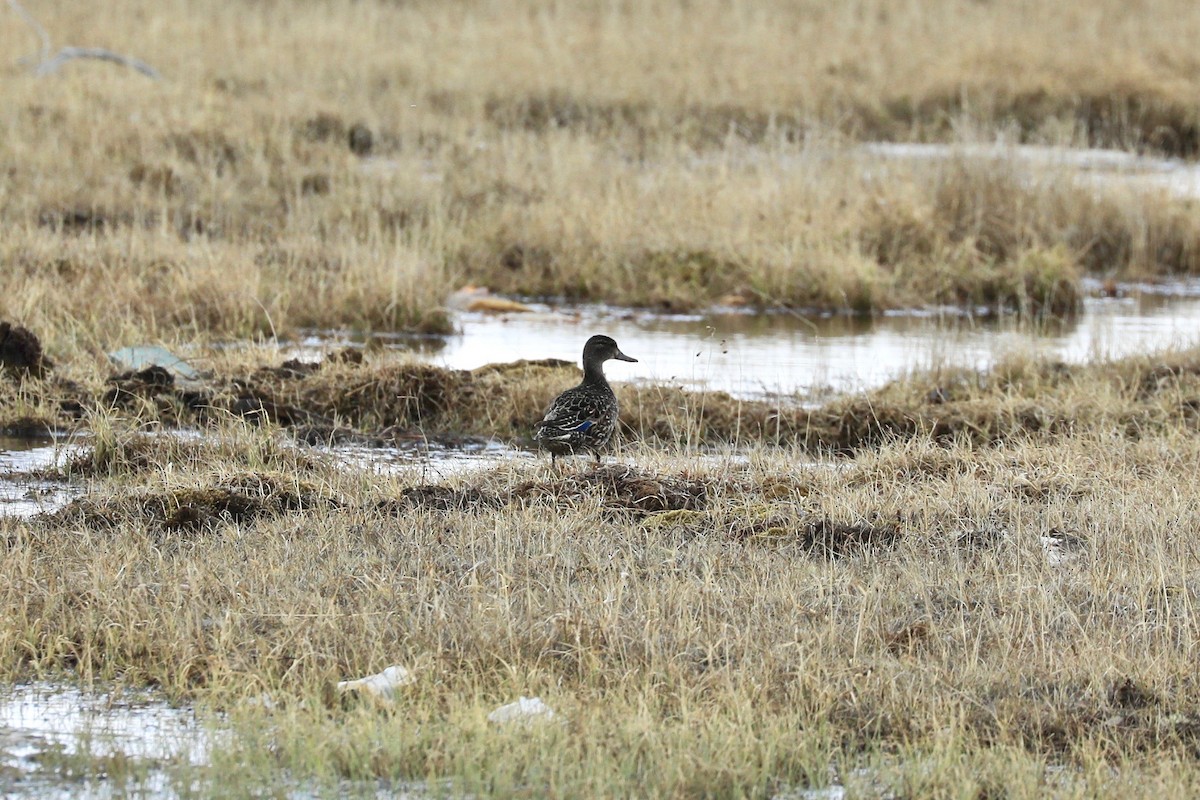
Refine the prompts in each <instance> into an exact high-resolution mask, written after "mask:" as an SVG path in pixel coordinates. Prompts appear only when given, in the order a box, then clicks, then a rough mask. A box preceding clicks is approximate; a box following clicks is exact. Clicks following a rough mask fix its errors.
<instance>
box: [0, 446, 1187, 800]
mask: <svg viewBox="0 0 1200 800" xmlns="http://www.w3.org/2000/svg"><path fill="white" fill-rule="evenodd" d="M1080 427H1084V426H1080ZM223 435H224V436H227V437H232V439H231V440H227V441H225V442H223V443H221V444H218V445H181V444H179V443H174V442H171V441H170V440H162V439H155V440H150V441H144V440H139V439H128V438H127V436H126V435H117V436H116V437H115V438H110V439H109V441H110V444H109V445H108V447H109V448H110V454H109V455H108V456H107V457H106V458H105V459H104V464H105V468H104V471H103V472H102V474H101V475H100V476H98V477H96V478H93V479H92V481H93V483H92V484H91V489H90V491H89V492H88V494H87V495H85V497H84V498H82V499H81V500H79V501H77V502H76V503H74V504H73V505H72V506H70V507H69V508H68V509H66V510H65V511H63V512H61V513H58V514H56V515H54V516H52V517H48V518H44V519H40V520H36V521H34V522H32V523H17V522H13V521H4V522H0V563H2V566H3V569H0V575H2V576H3V578H2V579H0V619H3V620H5V623H4V625H3V626H0V669H2V670H3V671H4V672H6V673H8V674H9V675H16V674H28V673H30V672H35V673H42V674H45V673H51V674H53V673H57V672H58V671H60V670H64V669H68V670H71V671H72V672H73V673H76V674H78V675H79V676H81V677H82V678H83V679H84V680H90V679H99V678H105V679H119V680H121V681H125V682H129V683H133V684H141V683H151V684H156V685H160V686H162V687H164V688H165V689H166V690H167V691H168V692H170V693H171V694H173V695H176V696H181V697H198V698H203V699H206V700H208V701H209V702H210V703H214V704H216V705H218V706H221V707H229V708H232V709H235V714H234V717H233V719H234V722H233V725H234V731H235V738H234V740H233V742H232V744H231V745H230V747H229V749H228V750H226V751H224V752H222V753H219V754H218V755H217V757H216V764H215V765H214V768H213V769H214V774H216V773H220V774H222V775H225V776H226V777H227V778H228V776H229V775H236V776H238V777H237V780H238V781H241V782H244V783H245V785H255V784H256V782H263V783H265V784H269V783H270V781H272V780H274V779H273V778H272V777H271V776H272V775H276V770H278V769H279V768H284V769H288V770H291V771H293V773H295V774H300V775H307V774H311V775H315V776H317V777H318V778H321V779H324V778H323V777H322V776H324V777H329V776H339V775H340V776H343V777H349V778H356V779H360V778H371V777H376V776H382V777H390V778H396V779H429V780H435V781H436V780H440V779H442V778H451V779H452V780H453V781H454V783H453V784H452V785H453V787H454V790H453V791H454V792H455V793H457V792H464V791H470V792H477V793H485V794H497V795H509V794H511V793H512V792H517V791H522V792H532V793H535V794H542V793H547V792H549V793H552V794H564V795H574V796H578V795H581V794H587V795H591V796H595V795H598V794H603V795H610V796H611V795H624V794H629V793H637V794H640V795H642V796H664V797H668V796H692V795H695V794H701V795H712V794H723V795H746V794H753V795H759V796H767V795H770V794H771V793H772V792H774V791H776V790H778V789H780V788H784V787H787V786H792V785H813V784H816V785H819V784H821V783H823V782H824V781H826V780H828V778H829V772H828V770H829V769H830V767H832V768H834V769H835V770H837V771H838V774H839V775H841V776H842V779H843V780H845V781H846V782H848V783H849V784H850V785H851V786H854V785H858V786H859V787H860V789H861V790H862V791H865V792H867V793H869V794H876V793H879V792H883V791H885V790H886V787H888V786H891V787H893V788H894V789H895V790H896V791H900V792H902V793H908V792H911V793H914V794H920V795H921V796H949V795H954V796H960V795H961V794H962V793H963V792H966V793H967V794H968V795H972V796H974V795H975V794H976V793H978V792H986V793H993V792H1001V793H1003V794H1006V795H1011V796H1033V795H1037V794H1042V793H1047V792H1049V793H1058V794H1061V795H1063V796H1078V795H1079V794H1081V793H1082V794H1099V795H1110V796H1127V795H1125V794H1124V793H1125V792H1128V791H1131V787H1132V790H1133V791H1134V793H1135V794H1143V795H1147V796H1149V795H1151V794H1153V792H1154V791H1155V790H1156V789H1157V788H1158V787H1159V785H1160V783H1159V782H1165V783H1164V785H1166V786H1171V787H1175V788H1176V789H1177V790H1179V789H1186V790H1188V791H1190V790H1192V789H1194V787H1195V781H1196V780H1197V779H1198V775H1197V772H1196V771H1195V761H1194V759H1195V754H1196V752H1197V738H1196V737H1197V731H1200V705H1198V704H1197V702H1196V698H1195V692H1194V681H1195V679H1196V674H1195V659H1194V654H1193V653H1192V647H1191V642H1193V641H1194V639H1195V637H1196V635H1197V630H1196V624H1195V620H1196V615H1195V603H1196V599H1197V592H1198V591H1200V589H1198V587H1197V586H1195V580H1194V575H1193V572H1194V564H1195V562H1196V558H1197V556H1198V555H1200V552H1198V551H1197V549H1196V542H1195V537H1193V536H1191V535H1190V534H1189V533H1188V532H1189V531H1190V530H1191V529H1193V528H1194V527H1195V526H1196V525H1197V524H1198V522H1200V520H1198V519H1197V517H1196V513H1195V509H1196V508H1197V507H1200V502H1198V501H1200V498H1197V497H1196V496H1195V494H1196V492H1195V490H1194V488H1193V487H1194V485H1195V482H1194V481H1193V480H1191V471H1192V468H1193V467H1192V465H1193V464H1194V463H1195V461H1196V459H1197V458H1200V449H1198V447H1200V446H1198V445H1197V443H1196V439H1195V436H1194V435H1193V432H1192V431H1191V430H1190V429H1188V428H1187V427H1186V426H1169V427H1165V428H1163V429H1160V430H1156V431H1153V432H1146V433H1145V435H1143V436H1140V437H1129V436H1117V435H1113V434H1112V433H1111V432H1105V431H1086V432H1084V431H1079V432H1075V433H1072V434H1069V435H1066V436H1060V437H1056V438H1055V439H1054V446H1053V447H1047V446H1045V445H1046V441H1045V439H1044V438H1043V437H1040V436H1031V437H1019V438H1016V439H1014V440H1012V441H1010V442H1009V443H1007V444H1002V445H999V446H993V447H989V448H984V449H979V448H976V447H973V446H970V445H966V444H958V445H949V446H947V445H942V444H937V443H935V442H933V441H932V440H930V439H929V438H924V437H918V438H915V439H910V440H907V441H903V442H897V443H895V444H890V445H884V446H882V447H879V448H877V449H875V450H872V451H870V452H865V453H863V454H861V455H860V456H859V457H858V458H856V459H854V460H853V461H848V462H843V463H841V464H839V465H824V466H822V465H814V466H797V463H798V462H802V461H803V459H802V458H801V456H800V454H799V453H797V452H788V451H786V450H785V451H778V450H762V451H756V452H754V453H753V454H752V455H751V459H750V462H749V464H745V465H738V464H735V463H730V462H725V461H719V460H718V461H701V460H696V459H695V458H694V457H689V456H685V455H666V454H664V455H659V456H650V455H649V454H644V455H642V456H641V457H640V458H639V464H640V466H639V467H637V468H632V469H630V468H627V467H614V466H610V467H605V468H602V469H599V470H592V469H590V468H586V467H585V468H583V469H581V470H579V471H572V472H567V473H564V474H561V475H552V474H551V473H549V472H548V471H547V469H546V468H545V467H544V466H540V465H539V466H534V465H526V464H520V463H515V462H514V463H513V465H511V466H509V467H504V468H501V469H498V470H494V471H491V472H487V473H482V474H477V475H474V476H470V477H466V478H462V479H458V480H455V481H451V482H450V483H449V484H448V489H446V490H433V489H429V488H422V487H421V486H420V485H419V484H414V482H413V480H412V478H408V477H397V478H386V477H380V476H368V475H364V474H361V473H356V472H353V471H350V472H346V471H343V470H339V469H336V468H334V467H333V466H331V465H330V464H327V463H323V462H322V461H321V460H319V459H311V458H308V457H300V456H298V455H296V453H295V451H291V450H286V449H279V448H277V447H275V446H273V445H271V444H269V442H268V441H267V440H264V438H263V436H262V435H261V434H258V433H255V432H253V431H249V430H245V429H241V430H240V431H239V430H238V429H227V430H225V431H224V433H223ZM114 452H115V453H117V454H118V455H117V456H116V457H114V456H113V454H112V453H114ZM239 452H240V453H241V454H240V455H234V454H235V453H239ZM395 662H400V663H406V664H409V665H411V666H413V667H414V668H415V669H416V670H417V675H418V682H417V684H416V685H415V686H414V687H413V688H412V689H411V690H409V691H408V692H407V693H406V694H404V695H403V696H402V697H401V699H400V700H399V701H398V703H397V706H396V707H395V709H394V710H382V711H381V710H379V709H376V708H373V707H368V706H363V707H351V708H348V709H343V708H342V707H341V706H340V705H339V704H338V703H336V702H333V701H332V700H331V699H330V697H329V687H330V685H331V683H332V682H334V681H336V680H339V679H342V678H345V677H348V676H357V675H360V674H366V673H368V672H370V671H374V670H377V669H379V668H382V667H383V666H386V665H387V664H390V663H395ZM262 691H270V692H271V693H272V695H273V697H274V698H275V699H276V701H277V702H279V703H281V704H282V707H281V708H279V709H277V710H275V711H270V712H268V711H266V710H264V709H262V708H259V707H256V706H254V705H253V704H249V705H247V704H245V703H243V701H245V700H247V699H249V698H251V697H254V696H256V695H258V694H259V693H260V692H262ZM518 694H526V695H532V694H540V695H541V696H542V697H543V698H544V699H546V700H547V701H548V702H549V703H550V704H551V705H552V706H553V707H555V708H556V709H557V710H558V711H559V712H560V713H561V714H562V715H563V716H564V717H565V719H566V720H567V722H566V724H565V725H563V726H562V727H561V728H560V727H558V726H551V727H550V728H549V729H546V730H542V731H540V732H533V733H531V734H530V733H521V734H519V735H514V734H513V733H511V732H497V731H494V730H491V729H490V728H489V725H488V724H487V723H486V722H485V721H484V719H483V717H484V715H485V714H486V712H487V711H488V710H490V709H491V708H492V707H494V706H496V705H499V704H500V703H502V702H506V701H507V700H510V699H512V698H514V697H515V696H516V695H518ZM266 752H271V753H273V754H274V755H273V757H272V758H271V759H269V760H267V759H264V757H263V756H262V755H261V754H262V753H266ZM255 753H259V754H260V755H257V756H256V755H254V754H255ZM1159 763H1171V764H1172V765H1173V766H1174V771H1172V772H1169V773H1168V772H1162V771H1160V770H1159V768H1158V767H1156V766H1155V765H1156V764H1159ZM1049 765H1054V766H1055V767H1058V766H1065V767H1066V772H1065V773H1061V774H1058V773H1055V772H1053V771H1047V769H1046V768H1047V766H1049ZM857 767H867V768H868V771H867V772H866V773H854V772H853V771H852V770H853V769H854V768H857ZM1112 767H1118V768H1119V770H1120V771H1119V772H1118V773H1117V774H1116V775H1114V773H1112V772H1111V771H1110V770H1111V768H1112ZM1143 779H1144V780H1145V781H1146V784H1145V785H1144V786H1140V787H1139V784H1138V781H1139V780H1143ZM856 782H857V784H856ZM238 785H242V784H241V783H239V784H238Z"/></svg>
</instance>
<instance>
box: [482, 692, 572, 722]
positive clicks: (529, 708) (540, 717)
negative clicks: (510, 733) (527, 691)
mask: <svg viewBox="0 0 1200 800" xmlns="http://www.w3.org/2000/svg"><path fill="white" fill-rule="evenodd" d="M556 716H557V715H556V714H555V713H554V709H552V708H550V706H548V705H546V704H545V703H543V702H542V698H540V697H521V698H519V699H518V700H517V701H516V702H515V703H508V704H507V705H503V706H500V707H499V708H497V709H496V710H495V711H493V712H492V713H490V714H488V717H487V718H488V722H494V723H496V724H497V725H507V724H509V723H512V722H519V723H521V724H524V725H530V724H532V723H535V722H549V721H550V720H552V719H554V718H555V717H556Z"/></svg>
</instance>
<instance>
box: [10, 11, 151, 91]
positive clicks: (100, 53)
mask: <svg viewBox="0 0 1200 800" xmlns="http://www.w3.org/2000/svg"><path fill="white" fill-rule="evenodd" d="M8 7H9V8H11V9H12V10H13V12H15V13H16V15H17V16H19V17H20V18H21V19H22V20H23V21H24V22H25V24H26V25H28V26H29V27H30V28H32V29H33V32H34V33H35V34H37V37H38V41H39V42H40V47H39V48H38V55H37V63H35V64H34V66H33V74H35V75H38V76H41V75H50V74H52V73H54V72H57V71H58V69H59V68H60V67H61V66H62V65H63V64H65V63H67V62H68V61H73V60H75V59H77V58H90V59H95V60H98V61H109V62H111V63H113V64H120V65H121V66H123V67H128V68H129V69H132V70H135V71H137V72H140V73H141V74H143V75H145V76H146V77H147V78H151V79H153V80H159V79H161V78H162V75H160V74H159V72H158V70H156V69H155V68H154V67H152V66H150V65H149V64H147V63H146V62H145V61H142V60H140V59H137V58H132V57H130V56H123V55H121V54H120V53H114V52H113V51H112V50H107V49H105V48H103V47H64V48H62V49H61V50H59V51H58V52H57V53H55V54H54V55H53V56H51V55H50V34H49V33H48V32H47V31H46V28H45V26H44V25H42V23H40V22H39V21H38V19H37V17H35V16H33V15H32V14H30V13H29V11H27V10H26V8H25V7H24V6H23V5H21V3H20V2H19V0H8ZM31 60H32V59H31V58H29V57H28V56H27V57H25V58H22V59H20V62H21V63H29V62H30V61H31Z"/></svg>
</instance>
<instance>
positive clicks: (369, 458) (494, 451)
mask: <svg viewBox="0 0 1200 800" xmlns="http://www.w3.org/2000/svg"><path fill="white" fill-rule="evenodd" d="M320 449H321V450H322V451H324V452H326V453H328V454H329V455H331V456H332V457H333V458H334V459H336V460H337V461H338V462H339V463H340V464H341V465H342V466H344V467H347V468H351V469H360V470H365V471H367V472H370V473H372V474H377V475H401V474H405V475H411V476H413V477H414V478H417V479H419V480H421V481H436V480H443V479H445V478H449V477H453V476H456V475H462V474H464V473H468V472H475V471H477V470H486V469H492V468H495V467H499V466H503V465H504V464H509V463H511V462H513V461H515V460H527V459H532V458H535V457H536V454H535V453H532V452H529V451H525V450H518V449H517V448H514V447H509V446H508V445H505V444H502V443H500V442H488V443H487V444H484V445H479V446H474V447H465V448H438V447H430V448H428V449H420V450H414V449H411V448H407V449H401V448H395V447H360V446H356V445H336V446H333V447H322V448H320Z"/></svg>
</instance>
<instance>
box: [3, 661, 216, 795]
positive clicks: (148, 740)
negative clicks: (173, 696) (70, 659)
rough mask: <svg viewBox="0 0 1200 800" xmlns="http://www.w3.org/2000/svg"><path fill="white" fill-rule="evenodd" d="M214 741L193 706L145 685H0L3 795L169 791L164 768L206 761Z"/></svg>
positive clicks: (159, 793) (122, 793) (165, 793)
mask: <svg viewBox="0 0 1200 800" xmlns="http://www.w3.org/2000/svg"><path fill="white" fill-rule="evenodd" d="M211 747H212V738H211V735H210V734H209V733H208V732H207V731H206V730H205V729H204V728H203V727H202V726H201V725H200V724H199V722H198V721H197V720H196V717H195V714H194V712H193V711H191V710H190V709H186V708H174V707H172V706H170V705H169V704H167V703H166V702H165V701H164V700H162V699H161V698H159V697H157V696H156V695H154V694H153V693H151V692H148V691H126V692H122V693H121V694H120V695H119V696H116V695H110V694H104V693H93V692H83V691H80V690H79V689H75V688H66V687H60V686H55V685H51V684H44V683H39V684H31V685H20V686H13V687H6V688H2V689H0V796H4V797H11V796H15V795H18V794H23V795H26V796H30V797H123V796H126V795H127V794H128V793H131V792H132V793H133V794H142V795H145V796H170V795H172V794H174V793H173V792H172V791H171V788H170V783H171V781H170V776H169V775H168V773H167V771H166V770H167V767H169V766H175V765H193V766H195V765H201V764H204V763H206V762H207V761H208V758H209V753H210V751H211ZM118 773H119V774H118Z"/></svg>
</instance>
